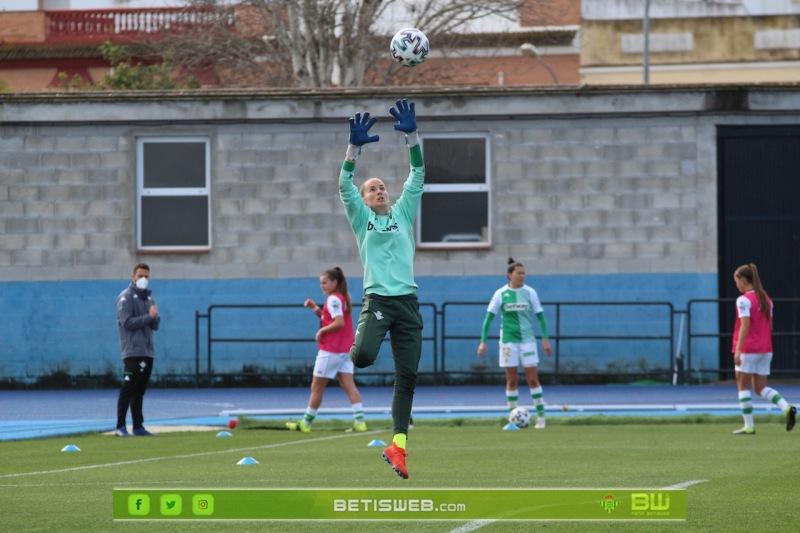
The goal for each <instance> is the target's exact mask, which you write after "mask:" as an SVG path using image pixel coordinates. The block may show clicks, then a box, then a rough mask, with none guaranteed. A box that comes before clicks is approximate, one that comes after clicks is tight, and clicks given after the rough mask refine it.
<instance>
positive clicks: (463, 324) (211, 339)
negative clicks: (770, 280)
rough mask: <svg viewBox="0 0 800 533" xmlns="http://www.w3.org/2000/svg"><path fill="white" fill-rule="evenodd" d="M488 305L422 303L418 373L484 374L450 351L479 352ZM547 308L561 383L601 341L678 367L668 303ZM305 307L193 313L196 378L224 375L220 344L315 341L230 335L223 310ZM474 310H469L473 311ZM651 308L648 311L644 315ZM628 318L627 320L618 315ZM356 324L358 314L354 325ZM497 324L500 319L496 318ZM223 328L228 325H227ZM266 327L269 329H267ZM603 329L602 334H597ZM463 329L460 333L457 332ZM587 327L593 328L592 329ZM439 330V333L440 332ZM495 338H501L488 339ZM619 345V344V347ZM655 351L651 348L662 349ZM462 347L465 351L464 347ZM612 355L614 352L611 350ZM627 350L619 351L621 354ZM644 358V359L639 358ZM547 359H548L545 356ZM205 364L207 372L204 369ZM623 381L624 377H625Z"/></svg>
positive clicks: (667, 368) (440, 376) (438, 377)
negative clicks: (645, 320) (426, 365)
mask: <svg viewBox="0 0 800 533" xmlns="http://www.w3.org/2000/svg"><path fill="white" fill-rule="evenodd" d="M478 306H479V307H480V308H481V311H478V312H475V311H474V308H475V307H478ZM353 307H354V311H355V310H356V309H355V308H356V307H358V308H360V305H357V304H354V305H353ZM485 307H486V302H445V303H444V304H443V305H442V308H441V311H440V310H439V308H438V307H437V306H436V305H435V304H432V303H420V309H421V310H423V309H426V308H427V309H428V312H427V314H428V315H429V316H430V317H432V320H427V321H426V323H425V329H424V330H423V332H424V336H423V341H424V342H426V343H428V344H427V346H428V351H427V352H426V353H427V354H430V355H431V356H432V361H431V370H430V371H429V372H422V371H421V372H420V374H421V375H425V374H429V376H428V377H429V379H430V380H431V381H433V382H434V383H437V384H443V383H447V382H449V381H451V378H452V376H454V375H459V374H461V375H469V374H481V373H482V372H480V371H478V372H470V371H469V370H464V369H463V368H462V369H457V368H448V357H447V354H448V352H449V350H452V349H453V348H451V347H450V346H449V345H450V344H451V343H453V342H456V343H457V342H459V341H461V342H463V343H468V346H467V348H466V349H468V350H470V351H471V353H474V351H475V348H476V347H477V344H478V342H479V340H480V327H481V326H480V324H481V320H482V318H483V316H484V313H483V310H484V309H485ZM545 307H546V308H548V309H554V312H555V322H554V324H551V325H550V327H551V328H552V329H551V330H550V333H551V334H550V340H551V343H552V345H553V351H554V353H553V356H554V359H553V360H554V364H555V366H554V369H553V371H552V372H551V371H549V370H548V371H546V372H545V373H548V374H550V375H551V376H552V378H553V379H554V380H555V381H556V382H557V381H558V380H559V378H560V377H561V376H562V374H563V375H571V376H573V375H575V374H576V372H575V371H574V368H572V369H568V370H567V371H566V372H565V371H564V370H563V368H562V363H563V362H564V361H567V362H570V361H571V359H570V357H571V355H572V354H573V353H574V352H576V351H584V352H585V351H587V350H589V351H591V350H592V349H594V348H593V346H596V345H597V344H598V343H609V342H613V343H614V344H615V345H616V346H626V347H627V348H628V350H627V351H628V352H629V353H631V354H633V356H637V355H642V356H646V358H647V360H648V361H651V362H658V363H657V368H653V369H651V370H650V371H649V372H650V373H651V374H653V375H656V374H657V375H659V376H663V375H664V374H665V373H666V372H669V373H671V372H672V371H673V369H675V368H676V358H677V357H678V354H676V353H675V340H674V336H675V332H674V317H675V315H676V314H680V313H683V312H681V311H678V312H676V311H675V310H674V309H673V306H672V304H671V303H669V302H551V303H546V304H545ZM298 308H302V306H300V305H297V304H292V305H286V304H226V305H211V306H209V307H208V311H207V313H204V314H201V313H200V312H197V313H196V314H195V374H196V380H197V382H198V383H200V382H201V381H206V382H207V383H210V382H211V381H212V380H213V379H214V377H215V376H220V375H223V374H222V373H217V372H215V370H214V362H215V361H214V353H215V347H217V346H219V345H222V344H237V343H268V344H283V345H284V347H287V349H288V345H290V344H294V343H313V340H311V339H310V338H309V336H308V335H306V334H304V335H303V336H302V337H292V336H289V335H287V334H286V333H279V334H278V335H277V336H274V337H263V336H256V337H242V336H230V335H225V334H223V333H220V332H218V331H216V330H215V327H216V326H218V325H220V321H221V320H223V318H222V317H221V316H217V315H216V314H215V311H220V310H223V309H225V310H238V311H247V310H258V309H261V310H264V309H267V310H274V311H276V312H285V311H287V310H289V309H298ZM470 308H471V309H470ZM465 309H469V313H468V318H466V317H465V316H464V315H463V313H464V310H465ZM567 310H577V314H578V315H582V316H583V317H585V318H586V320H580V321H578V322H580V323H578V324H575V323H574V322H575V321H574V320H570V319H565V318H564V315H565V313H566V312H567ZM598 310H611V311H612V312H611V313H605V315H607V316H608V317H610V318H609V319H607V320H606V322H608V323H610V324H611V323H615V324H622V327H620V328H617V329H616V330H615V329H614V327H613V326H606V325H603V324H602V322H603V321H602V320H598V317H599V316H601V315H602V314H601V313H599V312H598ZM646 310H647V311H646ZM645 314H649V322H650V325H649V327H648V328H647V331H644V329H643V327H644V326H642V324H641V323H639V324H637V323H636V322H635V321H634V320H633V319H632V318H630V317H639V318H642V317H643V316H644V315H645ZM625 316H627V317H629V319H624V318H620V317H625ZM202 320H206V321H207V326H206V336H205V339H204V341H203V340H201V334H200V330H201V321H202ZM355 320H356V318H355V316H354V321H355ZM498 320H499V319H498ZM588 321H593V322H597V323H599V325H597V326H595V327H594V329H595V331H588V332H583V333H581V329H582V328H584V327H587V326H586V324H588ZM223 325H224V324H223ZM264 327H265V328H266V326H264ZM598 328H599V329H603V331H597V330H598ZM459 329H460V330H462V331H459ZM588 329H592V328H591V327H589V328H588ZM440 332H441V334H440ZM490 338H492V339H494V340H497V339H498V337H497V336H493V337H490ZM582 343H583V344H585V343H593V344H591V345H589V348H583V349H577V348H576V346H579V345H581V344H582ZM620 343H621V344H620ZM203 344H205V349H206V361H205V365H202V364H201V353H200V352H201V348H200V347H201V345H203ZM661 345H663V346H662V347H656V348H654V347H653V346H661ZM462 349H463V348H462ZM607 351H612V350H607ZM623 351H625V350H617V352H619V353H622V352H623ZM305 357H306V359H305V361H306V362H308V357H307V356H305ZM642 358H643V357H640V358H639V359H640V360H641V359H642ZM542 359H544V358H542ZM202 366H205V368H201V367H202ZM490 366H491V368H492V371H496V368H495V366H496V365H494V364H492V365H490ZM618 370H619V369H618V368H617V369H607V370H605V371H604V370H600V371H597V370H590V371H587V372H586V374H587V375H602V374H606V375H608V374H610V373H612V372H615V371H618ZM647 372H648V371H647V370H644V371H642V369H638V370H637V372H636V373H637V374H642V373H645V374H646V373H647ZM384 374H385V373H374V372H373V373H372V374H369V373H364V372H360V375H362V376H368V375H384ZM621 377H624V375H622V376H621Z"/></svg>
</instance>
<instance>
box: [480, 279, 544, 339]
mask: <svg viewBox="0 0 800 533" xmlns="http://www.w3.org/2000/svg"><path fill="white" fill-rule="evenodd" d="M486 311H487V312H488V313H492V314H493V315H497V314H498V313H499V314H500V317H501V322H500V342H536V332H535V331H534V329H533V318H534V316H536V315H537V314H538V313H542V312H544V308H543V307H542V302H540V301H539V295H537V294H536V291H535V290H533V288H532V287H529V286H527V285H523V286H522V287H520V288H519V289H512V288H511V287H510V286H509V285H508V284H506V285H505V286H503V287H501V288H499V289H497V291H495V293H494V296H492V299H491V301H490V302H489V307H488V308H487V309H486ZM545 338H546V337H545Z"/></svg>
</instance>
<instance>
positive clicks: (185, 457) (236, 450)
mask: <svg viewBox="0 0 800 533" xmlns="http://www.w3.org/2000/svg"><path fill="white" fill-rule="evenodd" d="M384 432H385V430H378V431H367V432H364V433H357V434H356V433H354V434H348V435H334V436H330V437H319V438H312V439H308V440H296V441H291V442H279V443H275V444H265V445H263V446H250V447H248V448H233V449H230V450H218V451H214V452H198V453H187V454H183V455H171V456H166V457H149V458H147V459H135V460H132V461H119V462H117V463H104V464H99V465H86V466H75V467H72V468H59V469H57V470H41V471H39V472H20V473H17V474H3V475H0V479H3V478H10V477H23V476H38V475H42V474H58V473H61V472H75V471H78V470H92V469H94V468H108V467H111V466H125V465H135V464H140V463H150V462H153V461H163V460H165V459H189V458H191V457H203V456H204V455H219V454H223V453H234V452H245V451H249V450H266V449H269V448H280V447H282V446H291V445H293V444H304V443H306V442H320V441H325V440H334V439H344V438H349V437H354V436H357V435H358V436H364V435H374V434H376V433H384Z"/></svg>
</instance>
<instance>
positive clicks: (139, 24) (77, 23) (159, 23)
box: [45, 8, 234, 44]
mask: <svg viewBox="0 0 800 533" xmlns="http://www.w3.org/2000/svg"><path fill="white" fill-rule="evenodd" d="M45 13H46V17H47V19H46V23H47V42H48V43H53V44H94V43H99V42H104V41H113V42H130V41H137V40H142V39H143V38H145V37H146V38H149V39H152V38H158V37H160V36H162V35H164V34H166V33H174V32H179V31H190V30H198V29H202V28H208V27H210V26H212V25H217V24H223V25H224V26H226V27H228V28H232V27H233V26H234V16H233V13H225V14H221V13H220V12H218V11H212V10H208V9H187V8H145V9H96V10H79V11H46V12H45Z"/></svg>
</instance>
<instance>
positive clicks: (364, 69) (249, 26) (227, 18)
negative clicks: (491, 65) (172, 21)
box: [150, 0, 530, 88]
mask: <svg viewBox="0 0 800 533" xmlns="http://www.w3.org/2000/svg"><path fill="white" fill-rule="evenodd" d="M188 2H189V4H190V5H189V6H188V7H187V8H186V9H187V17H184V18H185V19H187V20H189V17H188V15H189V13H202V14H203V15H202V16H198V17H197V18H196V21H197V22H196V23H186V24H182V25H174V26H173V27H172V28H170V30H169V31H165V32H164V33H163V34H162V35H161V36H160V38H159V39H156V40H153V41H152V42H151V43H150V46H151V47H152V49H153V50H154V52H155V53H157V54H159V55H160V56H161V57H164V58H165V59H168V60H169V61H170V62H171V63H172V64H174V65H176V66H178V67H179V68H180V69H181V70H183V71H185V72H191V73H200V74H201V76H200V77H201V79H203V73H204V74H205V78H206V79H208V78H209V77H213V78H214V79H215V80H216V83H217V84H218V85H220V86H227V87H253V86H261V87H263V86H268V87H306V88H307V87H329V86H340V87H357V86H363V85H368V84H381V83H382V82H383V81H385V80H386V79H388V76H389V75H390V74H391V73H392V72H396V71H397V69H398V67H397V66H396V65H394V64H393V63H392V62H391V61H389V60H388V46H389V39H390V38H391V34H392V33H394V30H398V29H400V28H399V27H398V28H390V27H389V24H390V23H391V18H392V15H393V14H394V13H402V14H403V15H404V17H406V20H408V19H410V20H411V21H412V23H411V25H412V26H415V27H418V28H420V29H423V31H424V32H425V33H426V35H427V36H428V37H429V39H430V40H431V41H432V42H434V43H437V44H436V46H437V47H441V49H444V48H445V47H448V46H450V47H453V46H458V45H459V42H460V40H461V39H463V38H464V36H463V33H464V30H465V28H468V27H470V26H471V25H473V24H476V23H479V22H481V21H485V20H487V19H488V18H489V17H501V18H505V19H508V20H517V18H518V10H519V8H520V3H521V2H520V1H519V0H494V1H481V0H416V1H415V0H282V1H279V0H188ZM528 4H530V2H528ZM493 39H495V40H497V39H498V37H497V36H496V35H495V36H494V37H493ZM439 49H440V48H437V50H439Z"/></svg>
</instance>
